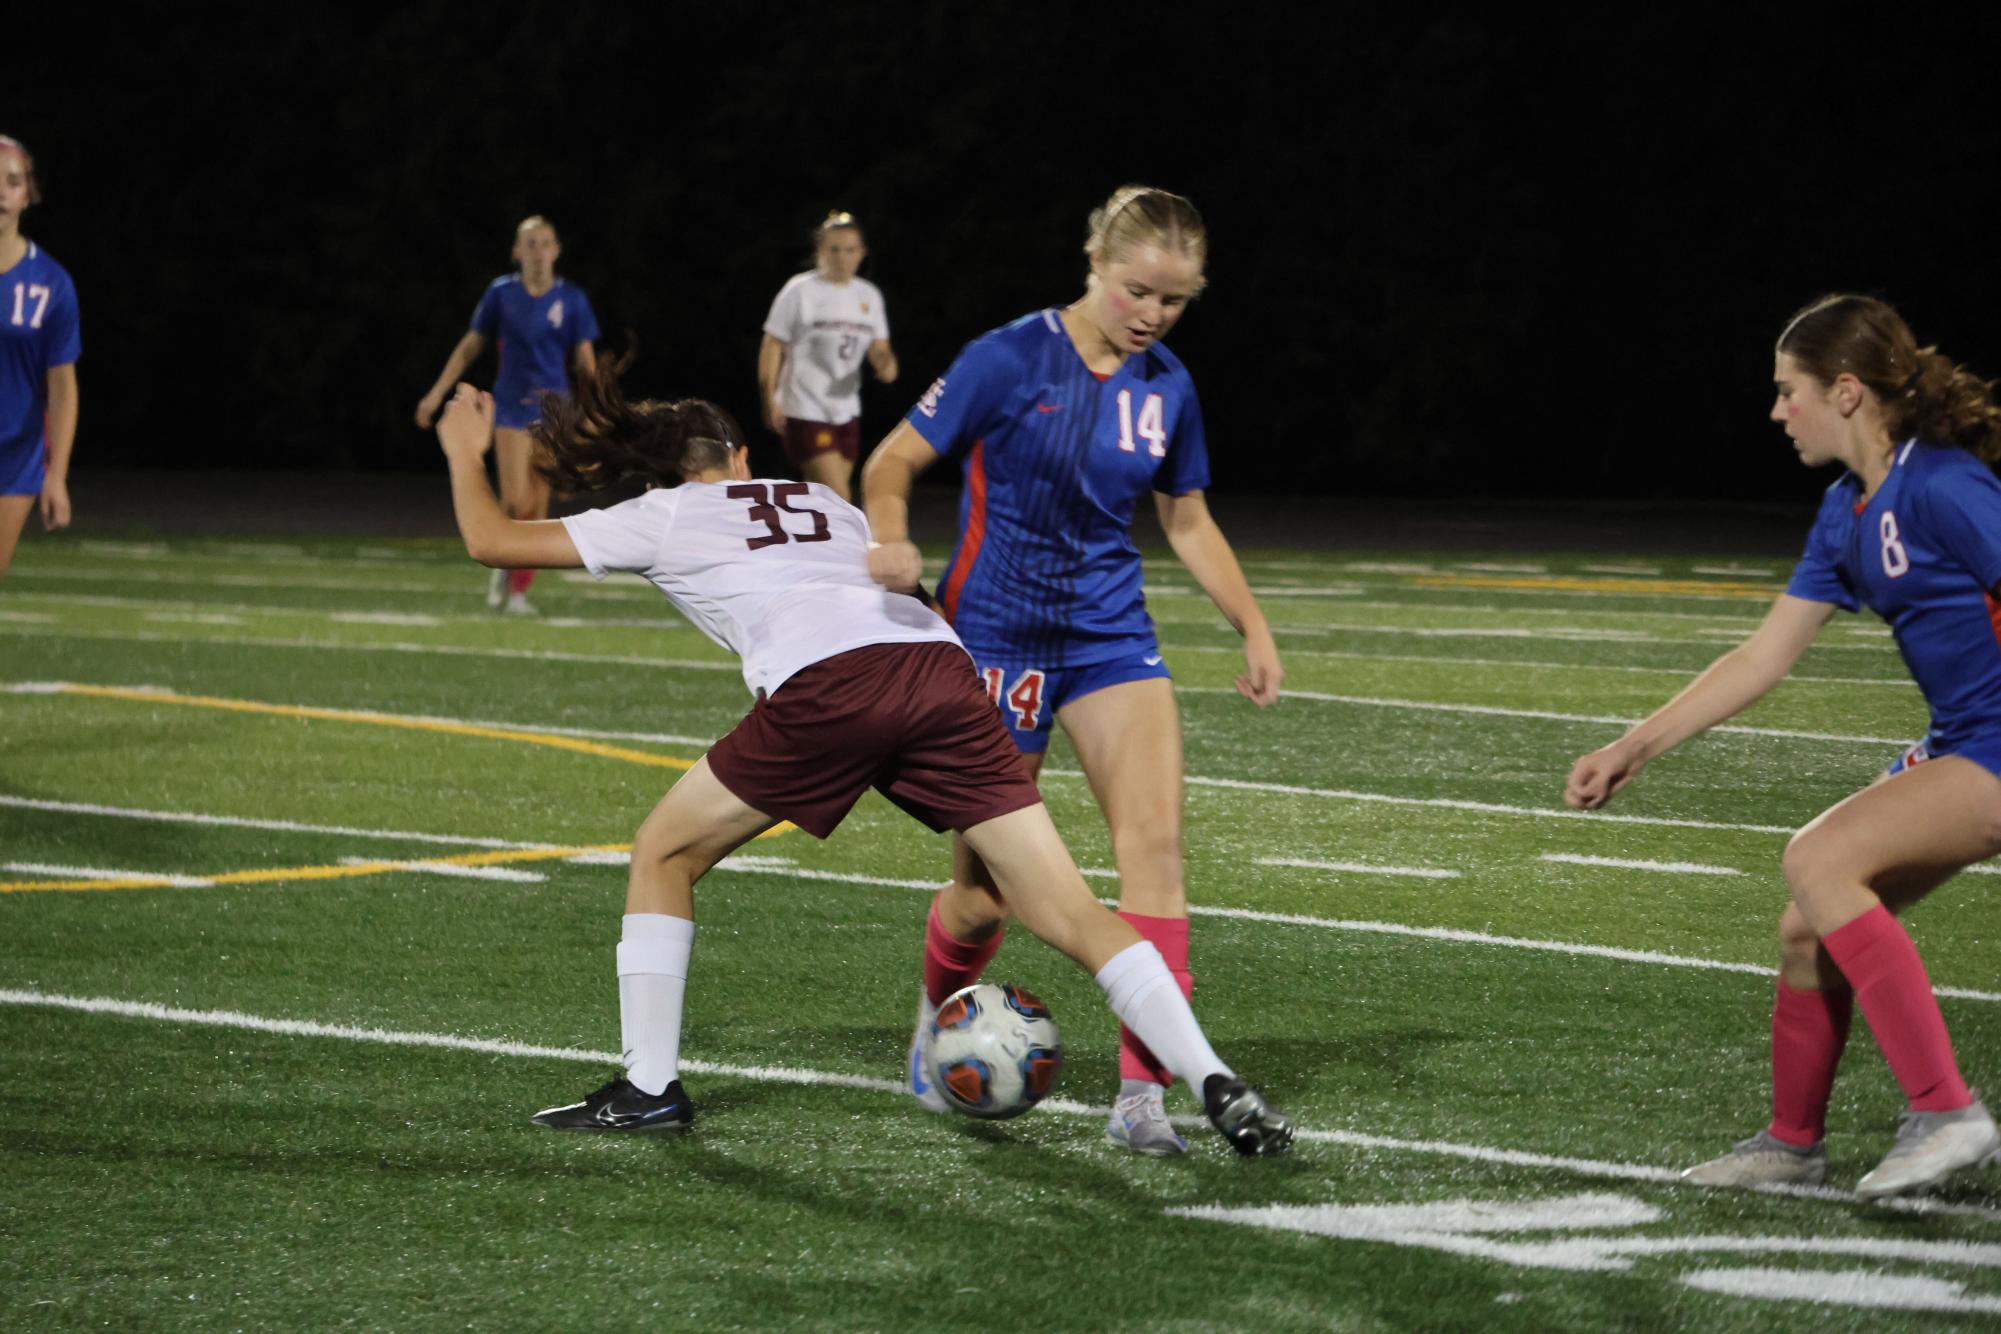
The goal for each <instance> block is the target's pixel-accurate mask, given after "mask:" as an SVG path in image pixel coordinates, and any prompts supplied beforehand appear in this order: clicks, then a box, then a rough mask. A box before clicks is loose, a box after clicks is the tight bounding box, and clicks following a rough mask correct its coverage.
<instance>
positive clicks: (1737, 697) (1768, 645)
mask: <svg viewBox="0 0 2001 1334" xmlns="http://www.w3.org/2000/svg"><path fill="white" fill-rule="evenodd" d="M1834 611H1835V608H1834V604H1833V603H1831V602H1809V601H1807V600H1806V599H1805V598H1796V597H1794V596H1793V595H1792V594H1790V593H1781V594H1780V595H1779V599H1778V601H1776V602H1774V603H1773V604H1772V609H1771V610H1770V611H1768V612H1766V613H1765V619H1764V621H1763V622H1762V623H1761V624H1760V625H1759V626H1758V628H1757V629H1756V630H1754V631H1752V632H1751V637H1750V638H1749V639H1747V640H1745V641H1744V642H1743V643H1741V644H1739V645H1738V646H1737V647H1736V648H1733V649H1731V650H1730V651H1729V652H1728V653H1726V654H1724V655H1723V656H1722V657H1720V658H1718V659H1717V660H1716V661H1715V662H1713V663H1711V664H1710V665H1709V668H1708V670H1706V671H1704V672H1703V673H1702V675H1700V676H1698V677H1696V678H1695V679H1694V680H1693V681H1691V682H1689V683H1688V685H1687V687H1686V688H1684V689H1683V690H1682V692H1681V693H1680V694H1678V695H1676V696H1675V697H1674V698H1673V699H1671V700H1669V701H1668V702H1667V703H1666V704H1663V705H1662V706H1661V707H1660V708H1658V709H1656V710H1655V711H1654V712H1653V714H1652V715H1651V716H1650V717H1648V718H1647V719H1646V720H1645V721H1644V722H1641V723H1639V724H1637V725H1635V726H1634V727H1633V729H1632V730H1631V731H1629V732H1627V733H1626V735H1624V736H1622V737H1620V738H1619V739H1618V740H1617V741H1614V742H1613V743H1612V744H1611V745H1609V746H1606V747H1604V748H1603V749H1601V750H1594V751H1592V752H1591V753H1590V754H1589V755H1585V756H1582V757H1581V758H1579V759H1578V761H1577V763H1576V764H1574V765H1572V766H1571V768H1570V781H1569V782H1568V783H1567V784H1566V785H1565V786H1564V789H1563V799H1564V800H1565V801H1566V802H1568V803H1570V805H1572V806H1575V807H1577V808H1578V809H1579V810H1586V811H1590V810H1596V809H1597V808H1598V807H1600V806H1603V805H1604V804H1605V803H1606V802H1608V801H1610V800H1611V799H1612V797H1613V795H1614V794H1615V793H1617V792H1618V791H1619V789H1620V788H1623V787H1624V786H1626V784H1628V783H1630V782H1632V781H1633V779H1634V777H1635V776H1637V775H1638V774H1639V772H1640V770H1641V769H1642V768H1644V767H1645V766H1646V764H1647V762H1648V761H1649V760H1652V759H1653V758H1654V757H1655V756H1656V755H1661V754H1664V753H1666V752H1667V751H1670V750H1672V749H1674V748H1675V747H1676V746H1678V745H1680V744H1681V743H1682V742H1684V741H1686V740H1688V739H1689V738H1690V737H1692V736H1694V735H1696V734H1697V733H1698V732H1704V731H1707V730H1708V729H1709V728H1712V727H1714V726H1716V724H1718V723H1720V722H1722V721H1723V720H1724V719H1725V718H1728V717H1730V716H1731V715H1733V714H1736V713H1741V712H1742V711H1743V710H1745V709H1747V708H1749V707H1750V706H1751V705H1752V704H1754V703H1756V702H1757V701H1758V700H1759V699H1760V698H1762V697H1763V696H1764V694H1765V692H1766V691H1768V690H1770V689H1771V688H1772V687H1773V686H1775V685H1777V684H1778V683H1779V682H1780V681H1783V680H1784V679H1785V676H1786V673H1787V672H1789V671H1791V670H1792V669H1793V664H1794V663H1796V662H1798V661H1799V660H1800V655H1801V654H1803V653H1805V652H1806V650H1807V646H1808V645H1810V644H1812V643H1813V640H1814V636H1815V635H1818V634H1819V633H1820V628H1821V627H1822V626H1823V625H1826V624H1827V620H1828V617H1830V616H1832V615H1834Z"/></svg>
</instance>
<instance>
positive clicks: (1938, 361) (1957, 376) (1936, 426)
mask: <svg viewBox="0 0 2001 1334" xmlns="http://www.w3.org/2000/svg"><path fill="white" fill-rule="evenodd" d="M1778 350H1779V351H1780V352H1783V353H1785V354H1786V355H1787V356H1789V357H1791V358H1792V359H1793V360H1794V361H1795V362H1796V363H1798V365H1799V366H1800V368H1801V369H1802V370H1804V371H1806V372H1807V374H1809V375H1811V376H1813V378H1814V379H1816V380H1819V381H1820V382H1821V383H1822V384H1833V383H1834V381H1835V378H1836V377H1837V376H1840V375H1842V374H1844V373H1845V374H1848V375H1853V376H1854V377H1855V378H1856V379H1858V380H1860V381H1861V382H1862V383H1863V384H1866V385H1868V386H1869V388H1871V389H1873V390H1874V391H1875V392H1876V397H1877V398H1878V399H1879V400H1881V402H1882V404H1883V417H1884V422H1883V424H1884V425H1885V426H1886V427H1888V428H1889V432H1890V438H1891V439H1893V440H1899V441H1901V440H1904V439H1906V438H1908V437H1911V436H1916V437H1917V438H1918V439H1920V440H1929V441H1933V442H1935V443H1938V444H1951V445H1958V446H1959V447H1960V448H1962V449H1965V450H1968V451H1970V452H1971V453H1973V454H1976V455H1978V456H1979V457H1981V458H1982V459H1985V460H1986V461H1987V462H1989V463H1996V462H2001V406H1996V404H1995V402H1994V382H1993V381H1992V380H1983V379H1981V378H1980V377H1979V376H1977V375H1975V374H1973V372H1971V371H1969V370H1967V369H1966V368H1965V367H1964V366H1960V365H1956V364H1954V362H1953V360H1952V358H1950V357H1948V356H1945V355H1944V354H1942V353H1941V352H1940V351H1939V350H1938V349H1937V348H1936V347H1919V346H1918V340H1917V339H1916V338H1915V337H1914V336H1912V334H1911V326H1910V325H1908V324H1906V323H1904V317H1903V316H1901V315H1899V314H1898V313H1897V312H1896V311H1895V310H1894V309H1892V308H1891V306H1890V305H1889V303H1888V302H1885V301H1879V300H1877V299H1876V298H1875V297H1873V296H1853V295H1849V294H1846V293H1838V294H1836V295H1833V296H1824V297H1822V298H1820V299H1819V300H1818V301H1814V302H1811V303H1809V304H1808V305H1806V306H1805V307H1803V308H1802V309H1801V310H1800V311H1799V312H1798V313H1797V314H1795V315H1794V316H1793V317H1792V319H1791V320H1789V321H1788V322H1787V323H1786V328H1785V332H1784V333H1781V334H1780V335H1779V343H1778Z"/></svg>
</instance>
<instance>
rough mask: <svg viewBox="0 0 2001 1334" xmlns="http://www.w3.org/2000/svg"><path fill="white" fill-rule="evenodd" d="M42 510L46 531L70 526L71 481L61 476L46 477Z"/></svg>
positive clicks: (43, 482)
mask: <svg viewBox="0 0 2001 1334" xmlns="http://www.w3.org/2000/svg"><path fill="white" fill-rule="evenodd" d="M41 510H42V528H43V530H44V531H46V532H51V533H53V532H55V531H56V529H58V528H67V527H69V483H68V482H65V481H64V480H63V479H62V478H60V477H44V478H43V479H42V500H41Z"/></svg>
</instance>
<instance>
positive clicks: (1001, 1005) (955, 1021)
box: [929, 982, 1063, 1120]
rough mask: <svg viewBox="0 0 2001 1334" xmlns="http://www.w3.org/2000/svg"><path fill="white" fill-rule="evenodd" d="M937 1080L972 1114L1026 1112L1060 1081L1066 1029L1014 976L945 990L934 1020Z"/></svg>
mask: <svg viewBox="0 0 2001 1334" xmlns="http://www.w3.org/2000/svg"><path fill="white" fill-rule="evenodd" d="M929 1058H930V1061H931V1080H932V1083H933V1084H935V1085H936V1086H937V1089H938V1091H939V1093H941V1094H943V1095H944V1098H945V1101H946V1103H947V1104H948V1105H949V1106H950V1107H951V1108H952V1109H953V1110H954V1111H959V1112H964V1113H965V1114H966V1115H968V1116H980V1117H986V1118H988V1119H990V1120H1000V1119H1002V1118H1005V1117H1010V1116H1020V1115H1021V1114H1022V1113H1023V1112H1025V1111H1027V1110H1028V1109H1029V1108H1031V1107H1033V1106H1035V1104H1036V1103H1038V1102H1040V1101H1042V1099H1043V1098H1044V1097H1045V1096H1046V1095H1047V1094H1048V1092H1049V1090H1051V1089H1053V1088H1055V1087H1056V1078H1057V1076H1058V1075H1060V1074H1061V1073H1062V1072H1063V1035H1062V1034H1061V1033H1059V1032H1058V1031H1057V1029H1056V1021H1055V1020H1054V1019H1052V1018H1050V1017H1049V1007H1048V1006H1047V1005H1044V1004H1043V1003H1042V1001H1041V1000H1040V999H1039V998H1038V997H1037V996H1036V995H1035V994H1034V993H1033V992H1030V991H1028V990H1025V989H1024V988H1022V987H1018V986H1015V985H1014V984H1013V983H1002V984H1000V985H998V986H997V985H995V984H993V983H991V982H982V983H979V984H978V985H976V986H970V987H964V988H962V989H960V990H958V991H955V992H953V993H952V994H951V995H949V996H947V997H946V998H945V1002H944V1004H942V1005H940V1006H939V1007H938V1018H937V1019H936V1020H935V1021H934V1022H933V1023H932V1025H931V1038H930V1044H929Z"/></svg>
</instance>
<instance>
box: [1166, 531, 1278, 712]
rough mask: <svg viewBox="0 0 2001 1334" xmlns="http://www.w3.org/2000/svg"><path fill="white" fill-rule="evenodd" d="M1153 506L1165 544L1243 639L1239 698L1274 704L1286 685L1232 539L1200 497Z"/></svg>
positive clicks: (1274, 642)
mask: <svg viewBox="0 0 2001 1334" xmlns="http://www.w3.org/2000/svg"><path fill="white" fill-rule="evenodd" d="M1153 503H1154V509H1155V511H1156V512H1157V513H1158V514H1159V515H1160V526H1161V528H1162V529H1163V530H1165V532H1166V533H1167V544H1168V545H1169V546H1171V547H1173V548H1174V554H1175V555H1176V556H1178V557H1180V558H1181V563H1182V564H1183V565H1185V566H1187V567H1188V573H1190V574H1192V575H1194V576H1195V582H1196V583H1198V584H1200V585H1202V591H1203V592H1204V593H1207V594H1208V595H1209V600H1210V601H1211V602H1213V603H1215V604H1216V609H1217V610H1218V611H1220V612H1222V613H1223V616H1224V618H1225V619H1227V620H1228V621H1229V622H1230V624H1231V625H1232V626H1235V627H1236V630H1237V633H1238V634H1240V635H1242V636H1243V637H1244V673H1243V675H1241V676H1239V677H1238V678H1237V693H1238V694H1239V695H1242V696H1243V697H1244V698H1245V699H1247V700H1249V701H1250V702H1251V703H1253V704H1255V705H1257V706H1258V707H1259V708H1263V707H1265V706H1266V705H1267V704H1273V703H1276V702H1277V700H1278V688H1279V685H1280V683H1281V682H1283V681H1284V680H1285V668H1284V667H1282V666H1281V665H1280V664H1279V660H1278V641H1277V640H1275V639H1273V638H1272V633H1271V626H1269V625H1268V624H1266V622H1265V614H1264V611H1263V609H1262V608H1260V607H1259V606H1258V600H1257V598H1256V597H1255V596H1253V595H1252V593H1251V586H1250V583H1249V582H1248V581H1247V580H1246V579H1245V578H1244V571H1243V567H1242V566H1240V565H1238V564H1237V553H1236V552H1235V551H1233V550H1231V549H1230V539H1228V538H1227V537H1224V536H1223V530H1222V529H1221V528H1218V527H1217V526H1216V520H1215V518H1214V517H1212V516H1211V515H1210V513H1209V502H1208V501H1206V500H1204V499H1203V498H1202V493H1201V492H1200V491H1190V492H1189V493H1188V494H1186V495H1181V496H1170V495H1164V494H1162V493H1161V492H1158V491H1156V492H1154V496H1153Z"/></svg>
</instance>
